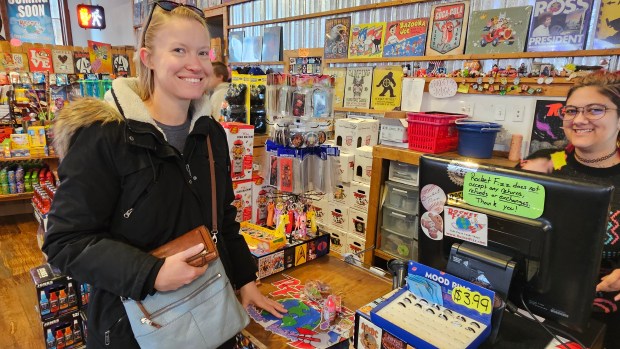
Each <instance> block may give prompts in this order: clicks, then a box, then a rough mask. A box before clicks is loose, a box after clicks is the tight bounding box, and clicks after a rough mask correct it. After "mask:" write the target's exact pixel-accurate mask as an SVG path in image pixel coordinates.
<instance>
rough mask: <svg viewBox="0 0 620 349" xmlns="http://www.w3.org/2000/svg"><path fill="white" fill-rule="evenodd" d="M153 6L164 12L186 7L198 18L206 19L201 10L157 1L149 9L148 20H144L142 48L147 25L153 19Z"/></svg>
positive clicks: (190, 6)
mask: <svg viewBox="0 0 620 349" xmlns="http://www.w3.org/2000/svg"><path fill="white" fill-rule="evenodd" d="M155 6H159V7H160V8H161V9H162V10H164V11H166V12H170V11H172V10H174V9H175V8H177V7H179V6H182V7H186V8H188V9H190V10H192V11H194V12H195V13H196V14H197V15H199V16H200V17H202V18H204V19H206V17H205V14H204V12H202V10H201V9H199V8H198V7H196V6H192V5H185V4H179V3H178V2H174V1H157V2H156V3H154V4H153V7H152V8H151V12H149V18H148V19H147V20H146V23H145V24H144V27H143V28H142V46H144V39H145V37H146V29H148V27H149V24H151V18H153V12H155Z"/></svg>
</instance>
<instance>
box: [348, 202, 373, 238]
mask: <svg viewBox="0 0 620 349" xmlns="http://www.w3.org/2000/svg"><path fill="white" fill-rule="evenodd" d="M367 223H368V213H367V212H363V211H358V210H356V209H353V208H350V209H349V230H348V231H347V232H348V233H349V234H351V235H355V236H357V237H359V238H361V239H366V224H367Z"/></svg>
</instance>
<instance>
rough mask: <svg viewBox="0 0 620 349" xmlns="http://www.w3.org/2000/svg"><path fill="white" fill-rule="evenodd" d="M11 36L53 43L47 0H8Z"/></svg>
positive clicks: (35, 41) (52, 29)
mask: <svg viewBox="0 0 620 349" xmlns="http://www.w3.org/2000/svg"><path fill="white" fill-rule="evenodd" d="M7 8H8V13H9V28H10V32H11V38H13V39H19V40H21V41H22V42H32V43H41V44H54V43H55V42H54V28H53V27H52V15H51V10H50V3H49V0H8V1H7Z"/></svg>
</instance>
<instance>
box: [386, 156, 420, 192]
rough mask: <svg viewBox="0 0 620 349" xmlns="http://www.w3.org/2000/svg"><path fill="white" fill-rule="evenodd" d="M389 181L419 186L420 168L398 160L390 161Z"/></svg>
mask: <svg viewBox="0 0 620 349" xmlns="http://www.w3.org/2000/svg"><path fill="white" fill-rule="evenodd" d="M388 179H389V180H391V181H396V182H401V183H404V184H408V185H413V186H417V185H418V166H416V165H412V164H408V163H406V162H400V161H398V160H390V171H389V174H388Z"/></svg>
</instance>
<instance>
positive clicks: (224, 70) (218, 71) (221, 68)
mask: <svg viewBox="0 0 620 349" xmlns="http://www.w3.org/2000/svg"><path fill="white" fill-rule="evenodd" d="M211 65H212V66H213V74H215V76H218V77H219V76H221V77H222V81H224V82H227V81H228V78H229V75H230V74H229V73H228V67H227V66H226V64H224V63H222V62H213V63H211Z"/></svg>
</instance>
